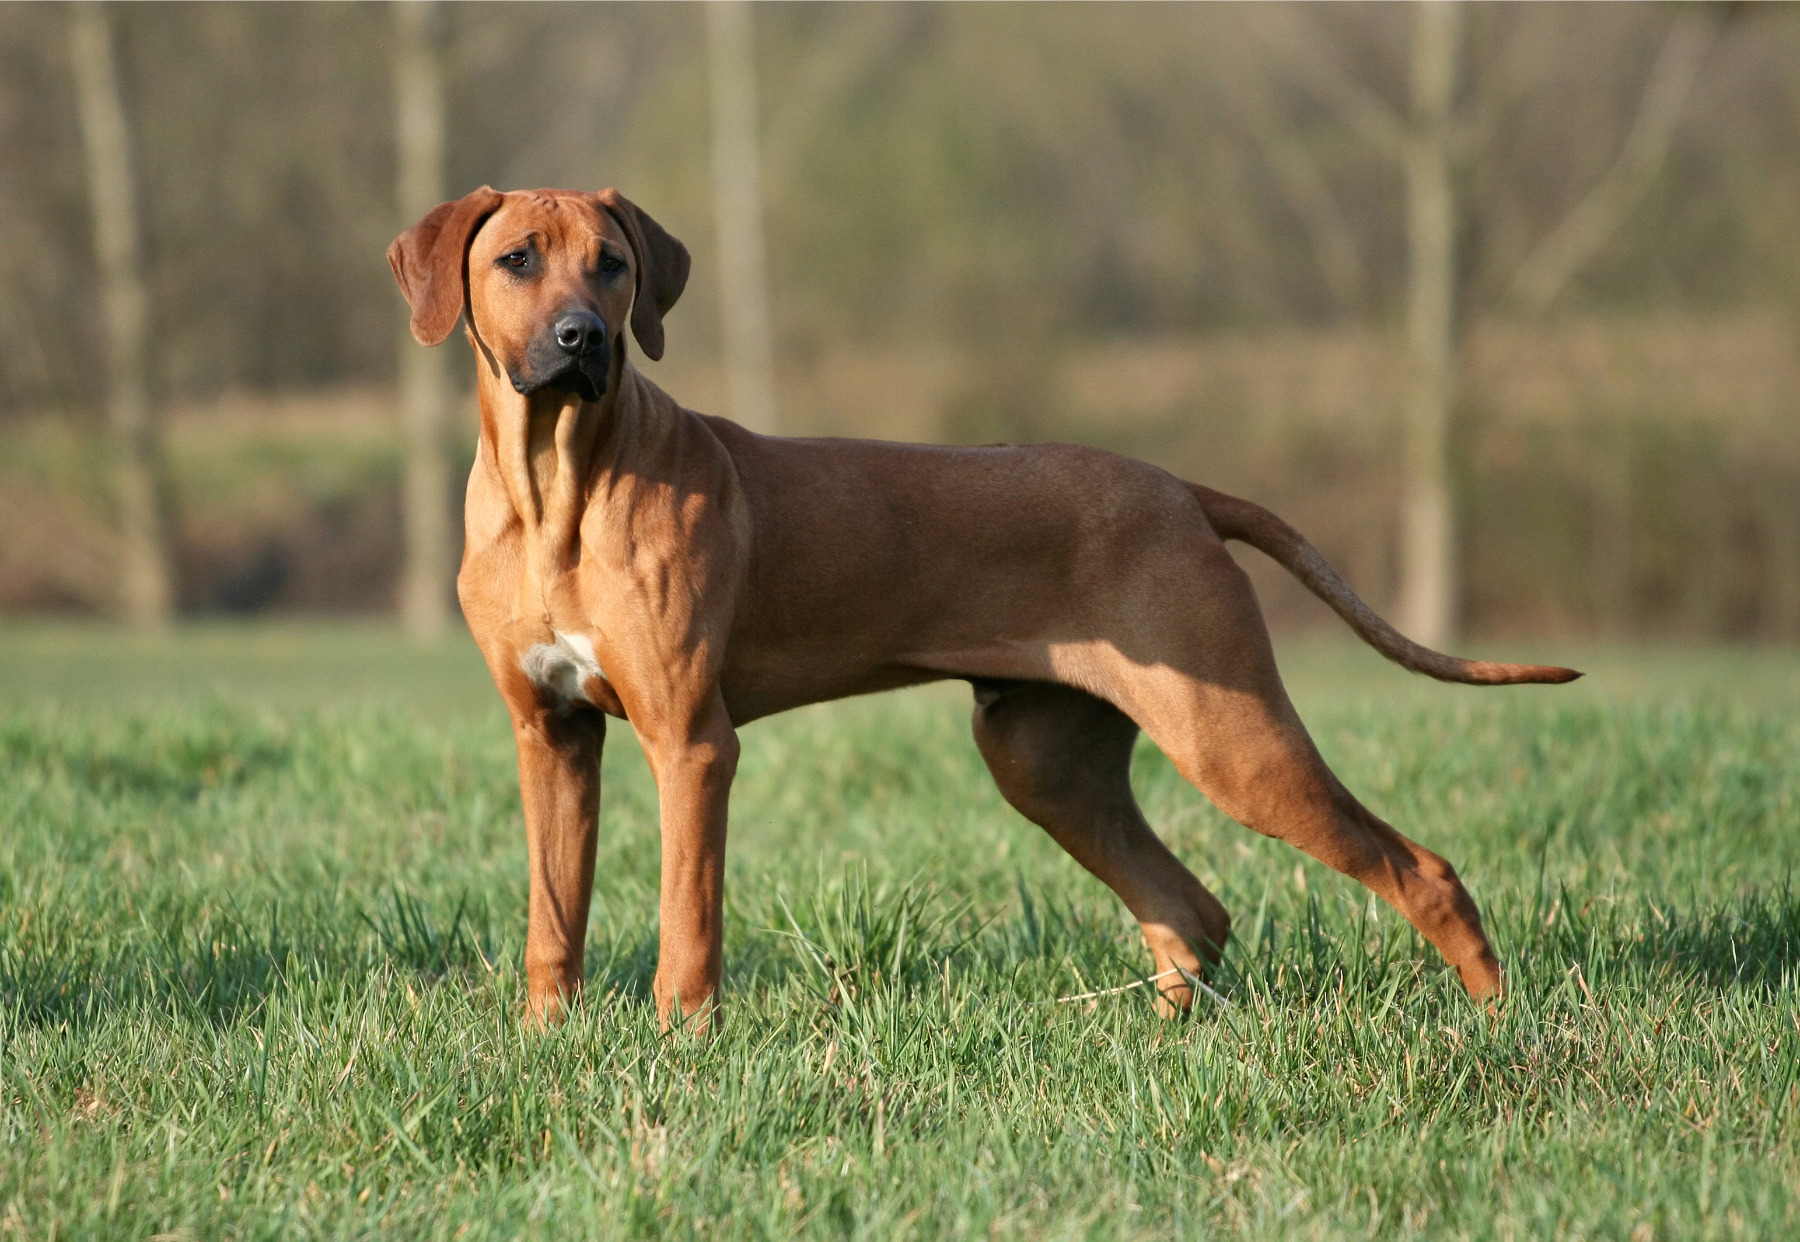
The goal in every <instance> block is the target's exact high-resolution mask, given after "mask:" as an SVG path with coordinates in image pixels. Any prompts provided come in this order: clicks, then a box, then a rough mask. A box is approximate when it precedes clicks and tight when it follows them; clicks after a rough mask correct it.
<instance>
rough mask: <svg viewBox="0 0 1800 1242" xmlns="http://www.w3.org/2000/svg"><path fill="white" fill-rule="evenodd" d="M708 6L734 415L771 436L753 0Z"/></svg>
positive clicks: (724, 328) (723, 313)
mask: <svg viewBox="0 0 1800 1242" xmlns="http://www.w3.org/2000/svg"><path fill="white" fill-rule="evenodd" d="M706 7H707V13H706V19H707V20H706V30H707V42H708V44H709V50H710V51H711V55H712V122H713V208H714V211H715V213H716V216H717V222H718V241H719V320H720V323H719V327H720V333H721V335H722V337H723V339H724V346H725V391H726V398H727V400H728V401H729V403H730V413H731V417H732V418H734V419H736V420H737V421H738V422H739V423H741V424H742V425H743V426H745V427H748V428H750V429H751V430H752V431H760V432H763V433H765V434H772V433H773V432H774V431H775V430H776V426H777V422H778V419H777V414H776V408H775V347H774V343H773V342H774V337H773V324H771V323H770V313H769V291H768V278H767V274H766V272H765V269H764V263H763V217H762V197H761V189H760V187H759V185H758V176H757V141H756V67H755V58H754V55H753V48H752V30H751V7H750V5H749V4H748V3H747V0H712V2H711V3H709V4H708V5H707V6H706Z"/></svg>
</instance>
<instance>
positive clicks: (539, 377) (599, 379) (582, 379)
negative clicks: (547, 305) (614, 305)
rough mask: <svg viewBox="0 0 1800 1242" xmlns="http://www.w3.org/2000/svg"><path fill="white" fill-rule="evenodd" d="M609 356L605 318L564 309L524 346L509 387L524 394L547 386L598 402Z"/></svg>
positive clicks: (604, 385)
mask: <svg viewBox="0 0 1800 1242" xmlns="http://www.w3.org/2000/svg"><path fill="white" fill-rule="evenodd" d="M611 357H612V352H611V350H609V349H608V348H607V339H606V321H605V320H603V319H601V318H600V316H598V315H596V314H595V313H594V312H593V311H588V310H572V311H564V312H563V313H562V314H560V315H558V316H557V317H556V319H555V320H554V321H553V322H552V323H551V324H550V326H549V327H548V328H547V329H545V330H544V331H542V332H540V333H538V334H537V336H536V337H535V338H533V340H532V342H531V344H530V345H529V346H527V347H526V349H525V362H524V365H523V366H521V367H520V368H519V369H518V370H517V371H516V372H515V373H514V374H513V376H512V383H513V387H514V388H515V389H517V390H518V391H519V392H520V393H522V394H523V395H525V396H530V395H531V394H532V393H534V392H541V391H544V390H546V389H550V390H554V391H559V392H572V393H574V394H576V395H577V396H579V397H580V398H581V399H582V400H583V401H598V400H599V399H600V396H601V394H602V393H604V392H605V391H606V377H607V369H608V367H609V365H610V361H611Z"/></svg>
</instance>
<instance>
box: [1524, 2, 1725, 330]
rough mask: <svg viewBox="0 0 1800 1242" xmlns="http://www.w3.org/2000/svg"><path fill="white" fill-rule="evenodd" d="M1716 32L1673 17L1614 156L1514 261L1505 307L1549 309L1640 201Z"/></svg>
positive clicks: (1689, 16) (1705, 22) (1699, 21)
mask: <svg viewBox="0 0 1800 1242" xmlns="http://www.w3.org/2000/svg"><path fill="white" fill-rule="evenodd" d="M1715 34H1716V28H1715V27H1714V25H1713V23H1712V21H1711V20H1710V19H1709V18H1707V17H1705V16H1702V15H1700V14H1697V13H1693V12H1688V13H1684V14H1683V15H1682V16H1680V17H1678V18H1677V19H1676V21H1675V26H1674V28H1673V29H1672V30H1670V31H1669V37H1668V38H1667V39H1666V40H1665V41H1664V43H1663V46H1662V51H1661V52H1660V53H1658V54H1657V57H1656V63H1655V64H1654V65H1652V66H1651V69H1650V77H1649V80H1648V81H1647V82H1646V84H1645V86H1644V93H1643V95H1642V97H1641V98H1640V99H1639V101H1638V109H1637V116H1636V117H1635V118H1634V120H1633V121H1632V125H1631V130H1630V132H1629V133H1628V134H1627V135H1626V136H1625V143H1624V145H1623V146H1622V147H1621V148H1620V149H1619V156H1618V158H1617V159H1616V160H1614V161H1613V164H1612V167H1611V168H1608V169H1607V170H1606V172H1605V173H1604V174H1602V176H1601V177H1600V180H1599V181H1597V182H1595V184H1594V187H1593V189H1591V190H1589V191H1588V194H1587V197H1586V198H1584V199H1582V200H1581V202H1579V203H1577V204H1576V205H1575V207H1574V208H1573V209H1572V210H1571V211H1570V212H1569V214H1568V215H1566V216H1564V217H1563V219H1562V221H1561V223H1559V224H1558V225H1557V226H1556V228H1555V229H1553V230H1551V232H1550V235H1549V236H1548V237H1546V238H1545V239H1544V240H1543V241H1542V242H1540V243H1539V244H1538V246H1537V248H1536V249H1535V250H1533V251H1532V252H1531V253H1530V254H1529V255H1527V256H1526V257H1525V259H1524V261H1523V262H1522V263H1520V264H1519V268H1518V270H1517V271H1516V272H1515V273H1514V274H1513V279H1512V283H1511V284H1510V286H1509V287H1508V289H1507V293H1506V296H1505V298H1504V299H1503V302H1502V306H1503V308H1504V309H1505V310H1506V311H1508V312H1510V313H1511V314H1513V315H1517V316H1520V317H1524V318H1531V317H1534V316H1537V315H1540V314H1542V313H1543V312H1544V311H1546V310H1548V309H1549V308H1550V304H1551V303H1552V302H1554V301H1556V299H1557V297H1558V296H1559V295H1560V294H1561V293H1562V291H1563V290H1564V289H1565V288H1567V287H1568V284H1569V282H1570V281H1571V280H1572V279H1574V277H1575V273H1576V272H1577V271H1579V270H1580V268H1581V266H1582V264H1584V263H1586V262H1587V261H1588V260H1589V259H1591V258H1592V257H1593V256H1594V254H1595V252H1597V251H1598V250H1599V249H1600V248H1601V247H1602V246H1604V245H1605V244H1606V243H1607V241H1608V240H1610V239H1611V238H1612V236H1613V234H1614V233H1616V232H1617V231H1618V229H1619V226H1620V225H1622V224H1623V223H1624V222H1625V219H1626V217H1627V216H1629V215H1630V214H1631V210H1632V208H1634V207H1636V206H1637V204H1638V203H1639V201H1640V200H1642V198H1643V197H1644V194H1645V193H1646V192H1647V191H1648V190H1649V189H1650V186H1651V184H1652V183H1653V182H1654V181H1655V180H1656V174H1657V173H1658V172H1659V171H1661V169H1662V165H1663V160H1664V159H1665V158H1667V156H1668V153H1669V146H1670V144H1671V143H1672V142H1673V140H1674V137H1675V127H1676V125H1677V124H1678V123H1679V122H1680V120H1681V113H1682V109H1683V108H1684V107H1685V106H1686V103H1687V98H1688V94H1689V92H1690V91H1691V90H1692V89H1693V85H1694V80H1695V79H1696V78H1697V77H1698V76H1699V73H1700V64H1701V62H1702V61H1703V60H1704V59H1705V57H1706V53H1707V50H1708V49H1709V48H1711V46H1712V42H1713V39H1714V37H1715Z"/></svg>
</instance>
